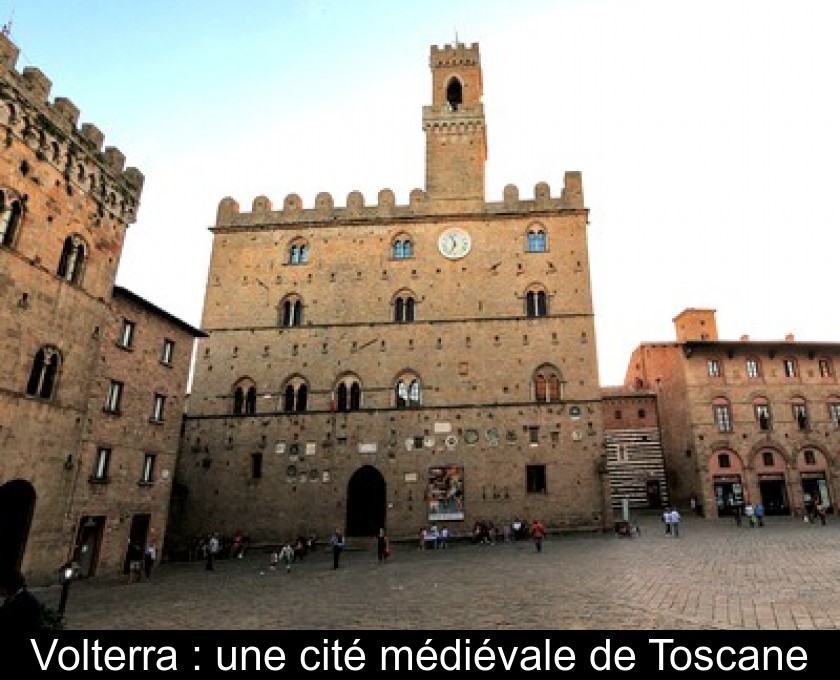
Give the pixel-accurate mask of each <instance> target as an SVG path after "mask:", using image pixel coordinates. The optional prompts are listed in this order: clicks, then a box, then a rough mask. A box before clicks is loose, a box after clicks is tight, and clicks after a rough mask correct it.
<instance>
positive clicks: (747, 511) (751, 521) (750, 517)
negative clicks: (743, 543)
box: [744, 503, 755, 528]
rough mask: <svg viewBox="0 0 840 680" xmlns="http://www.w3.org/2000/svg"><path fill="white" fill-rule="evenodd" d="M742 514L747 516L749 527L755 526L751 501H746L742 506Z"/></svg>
mask: <svg viewBox="0 0 840 680" xmlns="http://www.w3.org/2000/svg"><path fill="white" fill-rule="evenodd" d="M744 515H746V517H747V522H749V525H750V528H752V527H754V526H755V507H754V506H753V504H752V503H747V505H746V506H745V507H744Z"/></svg>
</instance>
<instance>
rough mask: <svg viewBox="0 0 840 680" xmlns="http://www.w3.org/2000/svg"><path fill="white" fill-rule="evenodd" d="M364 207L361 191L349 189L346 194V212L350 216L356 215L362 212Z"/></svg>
mask: <svg viewBox="0 0 840 680" xmlns="http://www.w3.org/2000/svg"><path fill="white" fill-rule="evenodd" d="M364 207H365V197H364V196H363V195H362V192H361V191H351V192H350V193H349V194H347V212H348V213H349V214H350V215H351V216H352V217H358V216H360V215H361V214H362V210H364Z"/></svg>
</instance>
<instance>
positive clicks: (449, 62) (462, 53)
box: [430, 42, 480, 67]
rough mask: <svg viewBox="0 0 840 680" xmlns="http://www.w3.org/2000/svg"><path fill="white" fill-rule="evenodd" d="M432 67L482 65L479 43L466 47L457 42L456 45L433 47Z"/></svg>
mask: <svg viewBox="0 0 840 680" xmlns="http://www.w3.org/2000/svg"><path fill="white" fill-rule="evenodd" d="M430 62H431V65H432V66H433V67H434V66H476V65H478V64H479V63H480V57H479V50H478V43H471V44H469V45H465V44H464V43H461V42H456V43H455V44H454V45H453V44H449V45H443V46H440V47H439V46H437V45H432V50H431V56H430Z"/></svg>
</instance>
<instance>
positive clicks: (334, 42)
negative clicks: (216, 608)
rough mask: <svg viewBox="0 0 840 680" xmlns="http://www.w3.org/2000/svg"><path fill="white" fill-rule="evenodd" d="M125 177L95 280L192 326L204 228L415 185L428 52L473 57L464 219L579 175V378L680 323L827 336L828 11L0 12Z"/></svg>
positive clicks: (830, 334)
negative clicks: (684, 318)
mask: <svg viewBox="0 0 840 680" xmlns="http://www.w3.org/2000/svg"><path fill="white" fill-rule="evenodd" d="M10 18H11V19H12V38H13V39H14V41H15V42H16V43H17V45H18V46H19V47H20V49H21V56H20V58H19V60H18V65H17V68H18V69H19V70H21V69H23V67H25V66H28V65H33V66H37V67H38V68H40V69H41V70H42V71H43V72H44V73H45V75H46V76H47V77H48V78H49V79H50V80H51V81H52V83H53V90H52V94H51V98H54V97H56V96H64V97H68V98H69V99H71V100H72V101H73V102H74V103H75V104H76V105H77V106H78V107H79V109H80V110H81V119H80V122H91V123H94V124H95V125H97V126H98V127H99V128H100V129H101V130H102V132H103V133H104V135H105V144H106V145H113V146H117V147H118V148H120V149H121V150H122V151H123V152H124V153H125V155H126V157H127V165H130V166H135V167H137V168H139V169H140V170H141V172H143V173H144V175H145V177H146V185H145V189H144V192H143V196H142V201H141V206H140V211H139V217H138V221H137V223H136V224H135V225H133V226H132V227H131V229H130V230H129V236H128V238H127V241H126V248H125V251H124V253H123V260H122V265H121V270H120V274H119V278H118V283H120V284H121V285H124V286H126V287H128V288H130V289H131V290H133V291H135V292H136V293H138V294H139V295H142V296H143V297H146V298H147V299H149V300H150V301H152V302H154V303H156V304H158V305H160V306H162V307H164V308H165V309H167V310H168V311H170V312H172V313H173V314H176V315H177V316H179V317H181V318H183V319H184V320H185V321H188V322H189V323H192V324H195V325H199V324H200V320H201V312H202V305H203V300H204V287H205V283H206V278H207V264H208V261H209V254H210V245H211V237H210V233H209V232H208V230H207V228H208V227H209V226H211V225H212V224H213V221H214V219H215V212H216V207H217V205H218V203H219V201H220V200H221V199H222V198H224V197H225V196H232V197H233V198H235V199H236V200H237V201H239V203H240V205H241V206H242V208H243V210H248V209H250V205H251V201H252V200H253V198H254V197H255V196H258V195H261V194H265V195H267V196H268V197H269V198H270V199H271V200H272V202H273V203H274V205H280V204H281V203H282V201H283V198H284V197H285V196H286V195H287V194H289V193H297V194H299V195H300V196H301V198H302V199H303V202H304V206H306V207H309V206H311V205H312V204H313V202H314V199H315V195H316V194H317V193H318V192H320V191H329V192H330V193H332V195H333V197H334V199H335V202H336V204H337V205H344V204H345V201H346V196H347V194H348V193H349V192H350V191H352V190H355V189H357V190H360V191H361V192H362V193H363V194H364V196H365V199H366V202H368V203H375V202H376V195H377V193H378V191H379V190H380V189H382V188H384V187H389V188H391V189H393V190H394V192H395V194H396V196H397V201H398V202H399V203H406V202H407V200H408V195H409V192H410V191H411V190H412V189H414V188H422V186H423V181H424V180H423V177H424V175H423V173H424V167H423V163H424V155H423V149H424V138H423V133H422V130H421V109H422V106H423V105H425V104H428V103H429V101H430V97H431V79H430V72H429V68H428V53H429V46H430V45H432V44H439V45H442V44H444V43H447V42H451V41H452V40H453V38H454V36H455V32H456V31H457V34H458V37H459V39H460V40H461V41H463V42H467V43H470V42H478V43H479V44H480V46H481V57H482V64H483V69H484V103H485V111H486V117H487V128H488V146H489V158H488V165H487V192H486V193H487V198H488V200H491V201H498V200H500V199H501V196H502V189H503V187H504V185H505V184H508V183H512V184H516V185H518V186H519V188H520V194H521V195H522V196H523V198H528V197H531V196H533V187H534V185H535V184H536V183H537V182H539V181H546V182H548V183H549V184H550V185H551V187H552V190H553V191H555V192H559V190H560V187H561V186H562V182H563V174H564V172H565V171H566V170H581V171H582V172H583V182H584V194H585V201H586V205H587V206H588V207H589V208H590V211H591V212H590V221H591V226H590V232H589V245H590V263H591V267H592V284H593V296H594V303H595V313H596V330H597V336H598V337H597V340H598V354H599V361H600V373H601V382H602V384H605V385H610V384H618V383H620V382H622V380H623V377H624V372H625V369H626V365H627V361H628V359H629V355H630V352H631V351H632V350H633V348H634V347H636V346H637V345H638V344H639V343H640V342H642V341H651V340H666V341H667V340H672V339H673V338H674V331H673V324H672V321H671V320H672V318H673V317H674V316H675V315H676V314H677V313H679V312H680V311H682V310H683V309H684V308H686V307H711V308H715V309H717V310H718V327H719V330H720V334H721V337H723V338H727V339H734V338H738V337H740V336H741V335H742V334H749V335H750V336H751V337H752V338H754V339H774V338H782V337H784V335H785V334H786V333H789V332H792V333H794V334H795V335H796V337H797V339H801V340H829V341H840V333H838V314H837V310H836V308H835V307H834V306H833V303H832V300H833V298H834V292H835V291H834V287H835V285H836V276H835V275H834V272H835V271H836V270H837V259H838V244H840V236H838V226H840V219H838V217H839V216H840V208H838V207H837V201H836V200H835V195H836V194H837V193H838V192H837V186H838V184H840V167H838V159H839V158H840V123H838V121H840V103H838V96H837V94H836V90H837V87H836V82H837V76H838V68H839V67H840V40H837V38H836V35H837V31H838V29H840V3H838V2H836V1H827V0H826V1H822V0H798V1H797V0H784V1H782V0H778V1H774V0H740V1H739V0H702V1H699V2H693V1H689V0H680V1H676V0H638V1H632V2H631V1H629V0H565V1H564V0H546V1H538V0H521V1H520V2H516V3H512V2H509V0H507V1H504V2H496V1H495V0H481V1H475V2H473V1H467V0H464V1H460V2H459V1H457V0H449V1H448V2H443V1H438V0H428V1H426V2H422V3H415V2H394V1H391V2H384V1H379V0H377V1H373V0H321V1H317V0H312V1H309V2H303V1H301V2H295V1H292V0H286V1H283V0H275V1H273V2H272V1H269V0H264V1H261V2H256V1H252V0H241V1H239V2H221V1H219V0H182V1H181V2H177V1H175V0H169V1H163V0H132V1H130V2H129V1H128V0H87V1H81V0H80V1H78V2H71V1H70V0H40V1H33V0H0V23H5V22H6V21H8V20H9V19H10Z"/></svg>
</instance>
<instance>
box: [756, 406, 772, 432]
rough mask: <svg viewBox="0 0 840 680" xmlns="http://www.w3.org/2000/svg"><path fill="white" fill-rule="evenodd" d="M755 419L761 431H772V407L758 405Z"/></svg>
mask: <svg viewBox="0 0 840 680" xmlns="http://www.w3.org/2000/svg"><path fill="white" fill-rule="evenodd" d="M755 419H756V420H757V421H758V427H759V429H761V430H769V429H770V407H769V406H767V404H756V406H755Z"/></svg>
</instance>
